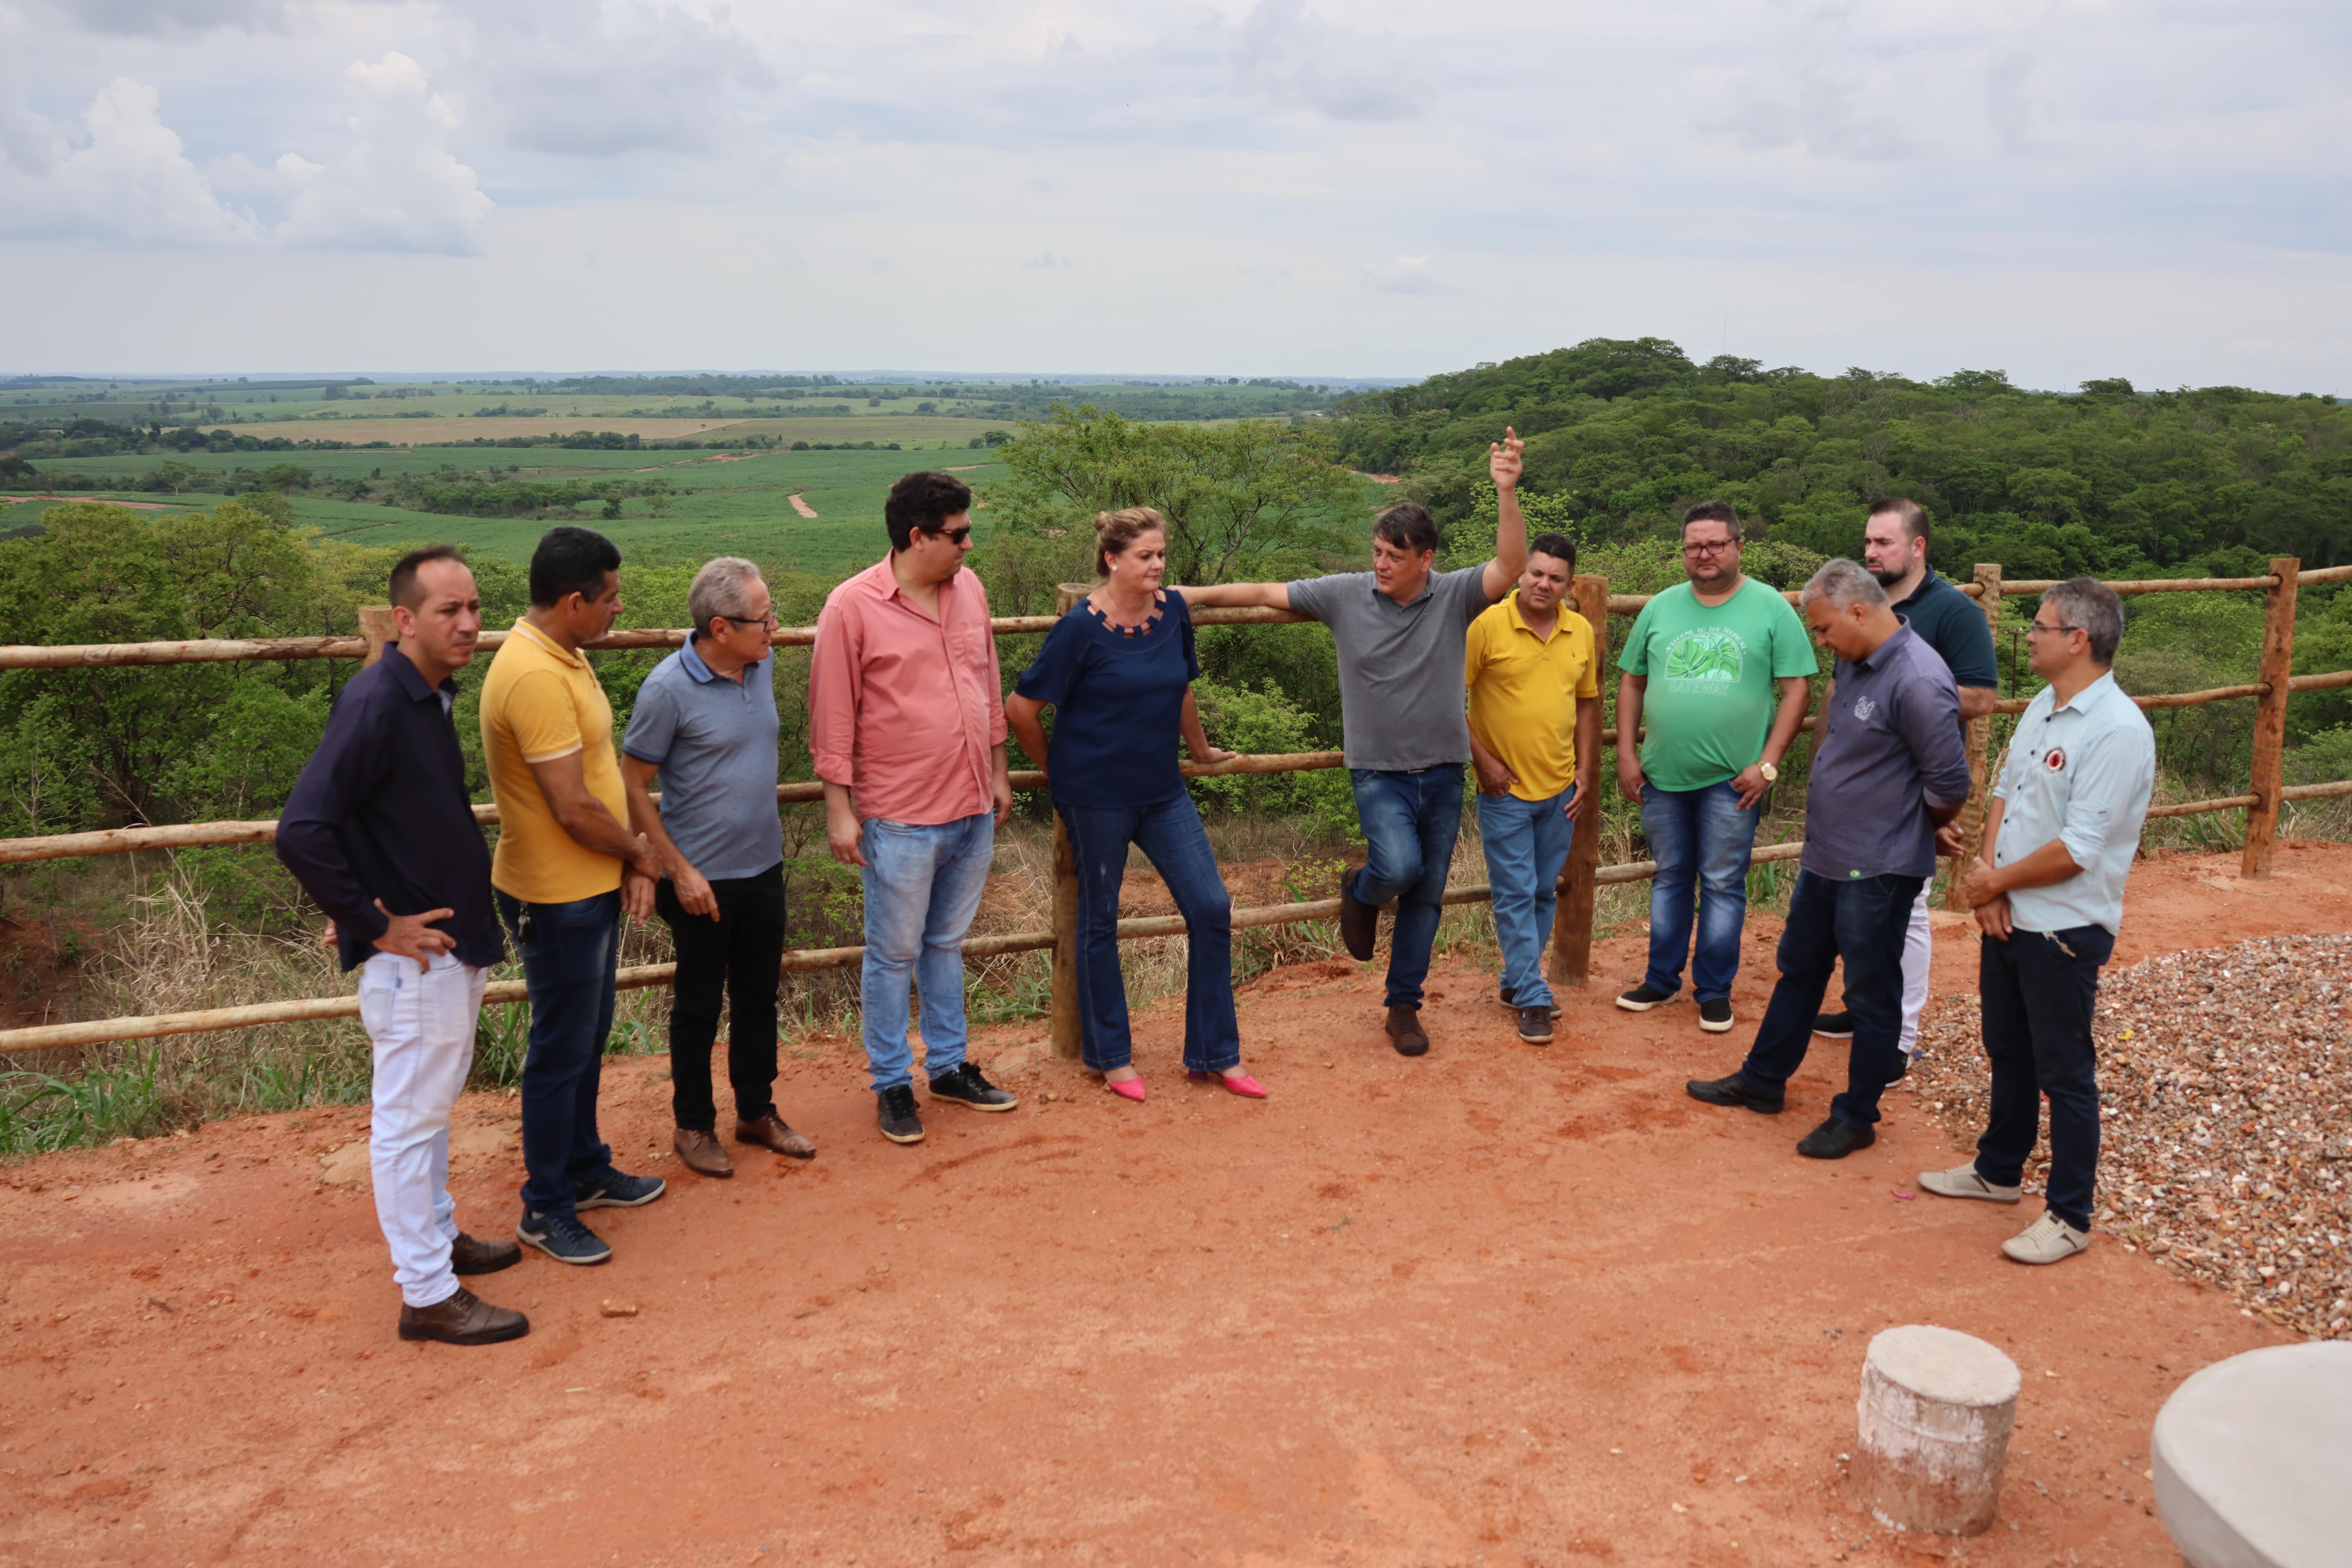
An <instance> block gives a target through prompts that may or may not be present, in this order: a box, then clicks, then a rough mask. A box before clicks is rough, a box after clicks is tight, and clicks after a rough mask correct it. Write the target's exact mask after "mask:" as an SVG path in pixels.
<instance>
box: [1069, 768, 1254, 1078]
mask: <svg viewBox="0 0 2352 1568" xmlns="http://www.w3.org/2000/svg"><path fill="white" fill-rule="evenodd" d="M1054 809H1055V811H1058V812H1060V813H1061V814H1062V822H1063V825H1064V826H1066V827H1067V828H1068V829H1069V834H1070V860H1071V863H1072V865H1073V866H1074V867H1075V868H1076V871H1077V874H1078V938H1077V984H1078V1038H1079V1040H1080V1042H1081V1043H1082V1044H1083V1046H1084V1047H1085V1053H1086V1062H1087V1066H1088V1067H1090V1068H1094V1070H1095V1071H1097V1072H1108V1071H1110V1070H1112V1069H1113V1068H1123V1067H1128V1066H1130V1065H1132V1063H1133V1059H1134V1055H1135V1042H1134V1038H1133V1037H1132V1036H1131V1035H1130V1034H1129V1030H1128V1020H1127V980H1126V976H1125V975H1124V974H1122V973H1120V971H1119V966H1118V889H1119V884H1120V883H1121V882H1123V881H1125V880H1126V879H1127V847H1128V846H1129V845H1130V844H1132V845H1134V846H1136V847H1138V848H1139V849H1141V850H1142V851H1143V853H1144V856H1145V858H1148V859H1149V860H1150V862H1151V866H1152V869H1154V870H1156V871H1158V872H1159V873H1160V880H1161V881H1163V882H1165V883H1167V884H1168V894H1169V896H1170V897H1171V898H1172V899H1174V900H1176V911H1177V913H1179V914H1181V915H1182V916H1183V917H1184V927H1185V934H1186V943H1187V946H1188V948H1189V949H1190V956H1189V957H1188V958H1187V960H1186V962H1185V969H1184V1066H1185V1067H1186V1068H1189V1069H1191V1070H1192V1071H1193V1072H1220V1071H1223V1069H1224V1068H1229V1067H1234V1066H1237V1065H1238V1064H1239V1063H1240V1061H1241V1059H1242V1031H1241V1025H1240V1023H1239V1022H1238V1021H1237V1020H1236V1019H1235V1018H1234V927H1233V916H1234V900H1233V898H1232V896H1231V895H1230V894H1228V893H1227V892H1226V891H1225V882H1224V879H1223V877H1221V876H1219V875H1218V874H1217V858H1216V857H1215V856H1214V855H1213V854H1212V853H1211V852H1210V850H1209V835H1208V832H1207V830H1206V829H1204V828H1203V827H1202V826H1201V814H1200V812H1199V810H1197V809H1196V808H1195V807H1194V806H1193V805H1192V796H1191V795H1177V796H1175V797H1173V798H1172V799H1170V800H1165V801H1162V802H1160V804H1159V805H1142V806H1089V805H1062V804H1061V803H1060V802H1058V801H1057V802H1055V806H1054Z"/></svg>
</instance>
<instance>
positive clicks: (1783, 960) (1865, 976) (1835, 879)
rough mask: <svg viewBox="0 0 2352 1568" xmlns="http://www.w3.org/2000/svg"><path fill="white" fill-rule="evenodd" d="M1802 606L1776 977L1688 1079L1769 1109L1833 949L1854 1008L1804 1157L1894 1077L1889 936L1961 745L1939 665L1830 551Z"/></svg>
mask: <svg viewBox="0 0 2352 1568" xmlns="http://www.w3.org/2000/svg"><path fill="white" fill-rule="evenodd" d="M1802 603H1803V609H1804V613H1805V623H1806V625H1807V626H1811V628H1812V633H1813V638H1814V640H1815V641H1816V642H1818V643H1820V644H1821V645H1822V647H1826V648H1828V649H1829V650H1830V651H1831V652H1832V653H1833V654H1835V655H1836V656H1837V673H1836V685H1835V686H1834V687H1833V688H1832V696H1831V699H1830V700H1829V703H1828V704H1827V707H1826V709H1825V710H1824V712H1823V714H1822V733H1821V738H1820V741H1819V742H1818V743H1817V744H1816V745H1815V747H1814V750H1813V766H1812V777H1811V781H1810V782H1809V783H1808V784H1807V785H1806V789H1805V854H1804V858H1803V859H1802V860H1801V862H1800V863H1799V865H1800V869H1799V871H1798V874H1797V886H1796V889H1795V890H1794V891H1793V892H1792V893H1790V897H1789V919H1788V923H1787V924H1786V925H1784V926H1783V927H1782V928H1781V931H1780V954H1779V959H1780V981H1779V983H1778V984H1775V985H1774V986H1773V987H1772V1001H1771V1003H1770V1005H1769V1006H1768V1007H1766V1009H1765V1011H1764V1022H1763V1024H1762V1025H1761V1026H1759V1027H1758V1029H1757V1031H1756V1043H1755V1045H1754V1046H1752V1047H1749V1049H1748V1059H1747V1060H1746V1061H1744V1062H1742V1063H1741V1064H1740V1066H1739V1070H1738V1071H1737V1072H1735V1073H1733V1074H1732V1075H1731V1076H1730V1077H1729V1078H1725V1079H1693V1080H1692V1082H1691V1083H1690V1084H1689V1086H1688V1089H1689V1092H1690V1095H1691V1098H1692V1099H1694V1100H1705V1101H1706V1102H1707V1103H1708V1104H1710V1105H1737V1106H1744V1107H1745V1108H1747V1109H1748V1110H1758V1111H1763V1112H1765V1113H1767V1114H1773V1113H1777V1112H1778V1111H1779V1110H1780V1105H1781V1100H1782V1095H1783V1093H1784V1091H1785V1089H1786V1087H1787V1084H1788V1081H1789V1079H1790V1077H1791V1076H1792V1075H1794V1074H1795V1072H1796V1070H1797V1068H1798V1067H1799V1066H1800V1065H1801V1064H1802V1063H1803V1061H1804V1059H1805V1047H1806V1046H1807V1045H1808V1044H1809V1043H1810V1042H1811V1038H1812V1032H1813V1019H1814V1016H1816V1015H1817V1014H1818V1013H1819V1012H1820V1011H1821V1005H1822V993H1823V992H1824V991H1826V990H1827V989H1828V988H1829V983H1830V973H1831V972H1832V970H1833V969H1834V968H1835V967H1836V966H1837V962H1838V960H1839V959H1840V958H1841V957H1843V959H1844V960H1845V994H1846V1004H1847V1005H1848V1007H1849V1008H1850V1009H1851V1010H1852V1011H1853V1046H1852V1047H1851V1048H1850V1050H1849V1052H1848V1061H1847V1077H1846V1088H1845V1091H1844V1092H1843V1093H1842V1094H1840V1095H1839V1096H1838V1097H1837V1098H1836V1099H1835V1100H1832V1102H1831V1105H1830V1115H1829V1119H1828V1120H1827V1121H1823V1122H1822V1124H1821V1125H1820V1126H1819V1127H1816V1128H1815V1129H1813V1131H1811V1132H1810V1133H1808V1134H1807V1135H1806V1136H1805V1138H1804V1139H1803V1141H1802V1142H1799V1143H1798V1145H1797V1152H1798V1153H1800V1154H1803V1155H1805V1156H1807V1157H1808V1158H1810V1159H1815V1160H1843V1158H1845V1157H1846V1156H1847V1155H1848V1154H1851V1153H1853V1152H1854V1151H1855V1150H1857V1149H1867V1148H1869V1147H1870V1145H1871V1144H1873V1143H1874V1142H1877V1141H1878V1134H1877V1132H1876V1131H1874V1123H1875V1122H1876V1121H1878V1097H1879V1095H1880V1093H1881V1092H1882V1091H1884V1090H1885V1088H1886V1086H1887V1085H1888V1084H1889V1083H1891V1082H1893V1081H1894V1080H1895V1079H1896V1078H1898V1077H1900V1076H1902V1075H1901V1066H1902V1060H1903V1051H1902V1047H1901V1046H1900V1044H1899V1043H1898V1042H1899V1040H1900V1038H1901V1036H1902V1030H1903V942H1904V934H1905V931H1906V928H1907V926H1908V923H1909V915H1910V910H1911V906H1912V904H1913V902H1914V901H1915V900H1917V898H1918V897H1919V888H1920V884H1921V883H1923V882H1924V881H1926V880H1927V879H1928V878H1930V877H1932V876H1934V875H1935V874H1936V830H1937V828H1938V827H1941V826H1943V825H1944V824H1945V823H1947V822H1949V821H1951V820H1952V819H1953V818H1954V817H1956V816H1958V815H1959V814H1960V807H1961V806H1962V805H1966V804H1967V803H1968V798H1969V755H1968V749H1967V747H1966V746H1965V745H1964V744H1963V742H1961V739H1960V696H1959V689H1958V687H1957V686H1956V685H1955V684H1954V683H1953V680H1952V672H1951V669H1950V668H1949V667H1948V666H1947V665H1946V664H1945V663H1944V661H1943V660H1942V659H1941V658H1938V657H1937V654H1936V651H1935V650H1934V649H1933V648H1931V647H1928V646H1927V643H1925V642H1924V641H1922V640H1921V639H1920V637H1919V636H1918V634H1917V633H1916V632H1914V631H1912V629H1911V628H1910V627H1909V626H1905V625H1904V624H1903V621H1902V619H1901V618H1900V617H1899V616H1896V615H1895V611H1894V609H1893V608H1892V607H1891V606H1890V605H1888V604H1887V602H1886V590H1885V588H1883V587H1881V586H1880V585H1879V584H1878V580H1877V579H1876V578H1874V577H1873V576H1872V575H1871V574H1869V573H1868V572H1867V571H1864V569H1863V568H1862V567H1860V566H1858V565H1856V564H1855V563H1853V562H1851V561H1832V562H1830V563H1827V564H1826V565H1824V566H1823V567H1822V569H1821V570H1820V571H1818V572H1816V573H1814V574H1813V577H1812V581H1811V582H1810V583H1807V584H1805V591H1804V595H1803V600H1802Z"/></svg>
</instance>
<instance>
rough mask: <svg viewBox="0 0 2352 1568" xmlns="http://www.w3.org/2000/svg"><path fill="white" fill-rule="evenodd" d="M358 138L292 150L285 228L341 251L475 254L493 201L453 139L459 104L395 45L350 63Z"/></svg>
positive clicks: (284, 172) (288, 237)
mask: <svg viewBox="0 0 2352 1568" xmlns="http://www.w3.org/2000/svg"><path fill="white" fill-rule="evenodd" d="M343 86H344V93H345V96H346V97H347V99H348V100H349V101H350V104H351V107H352V116H351V120H350V121H349V124H350V127H351V131H352V142H351V144H350V146H349V147H347V148H346V149H345V150H344V151H343V152H342V153H341V155H339V156H338V157H336V158H335V159H334V161H333V162H332V163H328V164H325V165H320V164H317V163H309V162H308V161H306V160H303V159H300V158H299V157H296V156H295V155H294V154H291V153H289V154H288V155H287V156H286V157H284V158H280V159H279V160H278V173H279V174H280V175H281V176H283V177H284V178H285V179H287V180H288V181H289V183H290V184H293V185H294V186H295V189H296V194H295V195H294V198H293V201H292V203H291V205H290V206H289V210H288V212H287V216H286V221H285V223H284V224H282V225H280V226H279V227H278V238H279V239H281V240H283V241H284V242H286V243H287V244H289V245H298V246H310V247H326V248H332V249H344V250H423V251H447V252H452V253H457V254H460V255H465V254H474V253H478V252H479V251H480V250H481V249H482V248H483V245H484V235H483V231H484V227H485V226H486V225H487V224H488V221H489V216H490V212H491V210H492V207H493V205H494V204H493V203H492V202H491V200H490V198H489V197H488V196H487V195H483V194H482V191H481V189H480V187H479V186H478V184H476V182H475V177H474V171H473V170H472V169H470V168H467V166H466V165H465V164H463V163H459V162H458V161H457V158H456V156H455V155H454V154H452V153H450V151H449V148H448V140H449V132H451V131H452V130H454V129H455V128H456V127H457V111H456V110H454V109H452V108H451V107H450V106H449V104H448V102H447V100H445V99H444V98H442V96H441V95H440V94H439V93H436V92H435V91H434V90H433V84H432V83H431V82H430V81H428V80H426V79H425V70H424V68H423V67H421V66H419V65H418V64H417V63H416V62H415V60H413V59H411V58H408V57H407V56H406V55H404V54H401V53H399V52H398V51H396V50H395V51H394V52H392V53H389V54H387V55H385V56H384V57H383V58H382V59H381V60H379V61H377V62H376V63H375V64H373V65H369V64H367V63H366V62H364V61H360V60H354V61H353V62H352V64H351V65H350V66H349V67H348V68H346V69H345V70H344V72H343Z"/></svg>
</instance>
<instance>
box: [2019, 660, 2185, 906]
mask: <svg viewBox="0 0 2352 1568" xmlns="http://www.w3.org/2000/svg"><path fill="white" fill-rule="evenodd" d="M2155 787H2156V733H2155V731H2152V730H2150V729H2149V728H2148V727H2147V715H2145V714H2143V713H2142V712H2141V711H2140V710H2139V709H2138V707H2137V705H2136V704H2135V703H2134V702H2133V701H2132V700H2131V699H2130V698H2128V697H2126V696H2125V695H2124V692H2123V689H2122V688H2121V687H2119V686H2117V685H2116V678H2115V677H2114V676H2113V675H2111V674H2110V675H2103V676H2101V677H2099V679H2096V680H2095V681H2093V682H2091V684H2090V685H2088V686H2086V687H2084V688H2083V689H2082V690H2080V691H2077V692H2076V693H2074V700H2073V701H2071V702H2069V703H2067V704H2066V705H2065V706H2063V707H2060V706H2059V705H2058V702H2057V699H2056V693H2055V692H2054V691H2053V689H2051V688H2049V687H2046V686H2045V687H2043V688H2042V691H2041V693H2040V695H2038V696H2036V697H2035V698H2034V699H2033V701H2032V704H2031V705H2030V706H2029V707H2027V709H2026V710H2025V716H2024V717H2023V718H2022V719H2021V720H2019V721H2018V724H2017V733H2016V734H2014V735H2012V736H2011V738H2010V742H2009V761H2008V762H2007V763H2006V764H2005V765H2004V766H2003V767H2002V768H2001V771H2000V784H1997V785H1995V786H1994V788H1993V794H1994V795H1996V796H1998V797H1999V798H2000V801H2001V803H2002V805H2001V815H2000V838H1999V840H1998V841H1997V842H1996V843H1995V844H1994V846H1993V852H1992V863H1993V864H1994V865H1995V866H2007V865H2010V864H2011V863H2012V862H2015V861H2018V860H2022V859H2024V858H2026V857H2027V856H2029V855H2031V854H2032V853H2033V852H2034V851H2035V850H2036V849H2039V848H2041V847H2042V846H2043V845H2045V844H2047V843H2049V842H2050V841H2051V840H2052V839H2053V838H2055V839H2060V840H2062V841H2063V843H2064V844H2065V846H2066V854H2067V856H2068V857H2069V858H2072V859H2073V860H2074V864H2075V865H2077V866H2079V867H2081V868H2082V870H2081V871H2080V872H2078V873H2076V874H2075V875H2074V876H2072V877H2069V878H2067V879H2065V880H2064V881H2063V882H2055V883H2053V884H2052V885H2051V886H2049V887H2046V888H2019V889H2015V890H2014V891H2012V892H2011V894H2010V895H2009V909H2010V918H2011V923H2012V924H2013V925H2015V926H2016V927H2017V929H2018V930H2020V931H2072V930H2074V928H2075V927H2077V926H2104V927H2105V928H2106V929H2107V931H2110V932H2113V931H2117V930H2118V929H2120V928H2121V926H2122V925H2123V919H2124V879H2125V878H2126V876H2128V875H2129V874H2130V872H2131V863H2132V857H2133V856H2135V855H2137V853H2138V852H2139V829H2140V824H2141V823H2142V822H2143V821H2144V820H2146V818H2147V797H2148V795H2149V792H2150V791H2152V790H2153V789H2154V788H2155Z"/></svg>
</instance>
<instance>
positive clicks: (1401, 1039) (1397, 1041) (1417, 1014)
mask: <svg viewBox="0 0 2352 1568" xmlns="http://www.w3.org/2000/svg"><path fill="white" fill-rule="evenodd" d="M1388 1031H1389V1043H1390V1044H1391V1045H1393V1046H1394V1047H1396V1048H1397V1055H1399V1056H1401V1057H1418V1056H1423V1055H1425V1054H1426V1053H1427V1052H1428V1050H1429V1034H1428V1031H1427V1030H1425V1029H1423V1027H1422V1026H1421V1009H1420V1008H1418V1007H1407V1006H1403V1005H1397V1006H1393V1007H1391V1008H1390V1009H1389V1021H1388Z"/></svg>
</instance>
